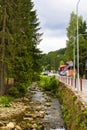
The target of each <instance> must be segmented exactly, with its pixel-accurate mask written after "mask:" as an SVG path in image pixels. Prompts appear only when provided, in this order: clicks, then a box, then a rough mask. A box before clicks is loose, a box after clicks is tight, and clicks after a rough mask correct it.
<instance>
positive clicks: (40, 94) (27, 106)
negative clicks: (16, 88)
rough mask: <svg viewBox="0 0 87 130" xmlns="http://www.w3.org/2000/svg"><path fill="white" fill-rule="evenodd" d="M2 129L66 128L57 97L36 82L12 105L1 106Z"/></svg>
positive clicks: (36, 129)
mask: <svg viewBox="0 0 87 130" xmlns="http://www.w3.org/2000/svg"><path fill="white" fill-rule="evenodd" d="M0 114H1V116H0V130H55V129H56V130H65V129H64V122H63V118H62V113H61V106H60V104H59V101H58V99H57V98H54V97H53V96H52V95H51V94H50V93H45V92H44V91H43V90H42V89H41V88H39V87H38V86H37V84H36V83H34V84H33V85H32V86H30V87H29V92H28V93H27V94H26V96H25V97H23V98H20V99H15V101H14V102H13V103H12V106H11V107H9V108H3V107H2V106H0Z"/></svg>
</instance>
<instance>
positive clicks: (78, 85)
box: [76, 0, 80, 91]
mask: <svg viewBox="0 0 87 130" xmlns="http://www.w3.org/2000/svg"><path fill="white" fill-rule="evenodd" d="M79 2H80V0H78V2H77V5H76V13H77V80H78V88H77V89H78V91H79V90H80V79H79V77H80V76H79V36H78V34H79V30H78V29H79V28H78V5H79Z"/></svg>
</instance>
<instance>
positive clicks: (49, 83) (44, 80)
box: [39, 76, 58, 92]
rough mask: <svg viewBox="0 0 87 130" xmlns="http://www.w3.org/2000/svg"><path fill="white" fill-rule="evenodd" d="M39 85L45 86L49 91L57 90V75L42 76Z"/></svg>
mask: <svg viewBox="0 0 87 130" xmlns="http://www.w3.org/2000/svg"><path fill="white" fill-rule="evenodd" d="M39 86H41V87H43V88H44V89H45V90H47V91H52V92H55V91H56V89H57V86H58V80H57V79H56V78H55V76H52V77H48V76H41V78H40V81H39Z"/></svg>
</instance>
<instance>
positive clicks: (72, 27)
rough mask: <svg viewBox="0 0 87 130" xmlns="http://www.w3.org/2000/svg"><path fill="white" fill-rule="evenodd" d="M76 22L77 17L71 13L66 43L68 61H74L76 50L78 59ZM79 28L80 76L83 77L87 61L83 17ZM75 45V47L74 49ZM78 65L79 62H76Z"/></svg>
mask: <svg viewBox="0 0 87 130" xmlns="http://www.w3.org/2000/svg"><path fill="white" fill-rule="evenodd" d="M76 20H77V16H76V14H74V12H72V13H71V16H70V22H69V25H68V27H67V37H68V40H67V41H66V43H67V47H66V57H67V60H73V51H74V49H75V57H77V41H76V40H77V36H76V32H77V30H76ZM78 28H79V30H78V31H79V34H78V37H79V54H80V55H79V58H80V74H81V75H83V73H84V71H85V59H86V55H87V32H86V21H85V20H83V18H82V16H79V17H78ZM74 44H75V47H74ZM76 63H77V62H76Z"/></svg>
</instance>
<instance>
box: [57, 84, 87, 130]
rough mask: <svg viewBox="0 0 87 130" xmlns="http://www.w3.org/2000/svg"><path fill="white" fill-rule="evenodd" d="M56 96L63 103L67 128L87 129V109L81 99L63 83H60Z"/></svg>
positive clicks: (73, 129) (72, 129)
mask: <svg viewBox="0 0 87 130" xmlns="http://www.w3.org/2000/svg"><path fill="white" fill-rule="evenodd" d="M56 96H57V97H58V98H59V101H60V103H61V105H62V112H63V118H64V122H65V126H66V129H67V130H87V109H85V108H84V106H83V105H82V103H81V101H80V99H79V98H78V97H76V95H75V94H74V93H73V92H72V91H71V90H70V89H69V88H67V87H66V86H65V85H64V84H63V83H59V85H58V91H57V92H56Z"/></svg>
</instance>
